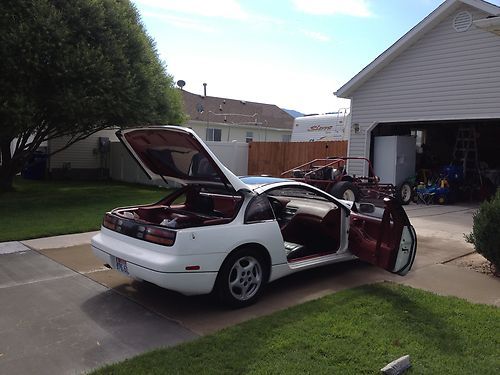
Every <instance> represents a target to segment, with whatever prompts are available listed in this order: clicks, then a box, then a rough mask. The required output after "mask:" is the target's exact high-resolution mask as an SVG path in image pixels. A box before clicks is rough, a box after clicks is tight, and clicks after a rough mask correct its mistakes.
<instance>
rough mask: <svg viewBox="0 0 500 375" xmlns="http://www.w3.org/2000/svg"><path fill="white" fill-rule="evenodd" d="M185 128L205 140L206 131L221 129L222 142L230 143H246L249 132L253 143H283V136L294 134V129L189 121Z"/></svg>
mask: <svg viewBox="0 0 500 375" xmlns="http://www.w3.org/2000/svg"><path fill="white" fill-rule="evenodd" d="M183 126H186V127H190V128H191V129H193V130H194V131H195V132H196V134H198V136H199V137H200V138H201V139H203V140H205V137H206V130H207V127H208V128H215V129H221V133H222V135H221V141H222V142H230V141H234V140H236V141H238V142H245V141H246V135H247V132H252V133H253V141H255V142H281V141H283V136H284V135H288V136H290V135H291V134H292V129H274V128H269V127H266V126H255V125H248V126H247V125H234V124H223V123H216V122H209V123H208V124H207V122H204V121H193V120H191V121H188V123H186V124H184V125H183Z"/></svg>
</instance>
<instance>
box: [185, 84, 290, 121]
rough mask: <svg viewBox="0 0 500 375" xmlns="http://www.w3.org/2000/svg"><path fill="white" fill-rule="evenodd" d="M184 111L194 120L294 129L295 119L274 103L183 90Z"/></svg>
mask: <svg viewBox="0 0 500 375" xmlns="http://www.w3.org/2000/svg"><path fill="white" fill-rule="evenodd" d="M181 94H182V99H183V102H184V112H185V113H186V114H187V115H189V117H190V119H191V120H198V121H207V119H208V120H209V121H210V122H211V123H226V124H232V125H234V126H238V125H240V126H248V125H254V126H262V125H263V126H265V127H268V128H274V129H287V130H292V129H293V120H294V118H293V117H292V116H290V115H289V114H288V113H287V112H285V111H284V110H282V109H281V108H279V107H278V106H276V105H274V104H264V103H256V102H247V101H245V100H236V99H227V98H219V97H215V96H203V95H197V94H193V93H191V92H189V91H185V90H181Z"/></svg>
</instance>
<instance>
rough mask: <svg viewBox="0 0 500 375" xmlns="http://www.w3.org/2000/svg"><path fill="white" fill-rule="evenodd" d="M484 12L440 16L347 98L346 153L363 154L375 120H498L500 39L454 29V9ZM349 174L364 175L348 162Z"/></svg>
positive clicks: (479, 15) (480, 15) (479, 16)
mask: <svg viewBox="0 0 500 375" xmlns="http://www.w3.org/2000/svg"><path fill="white" fill-rule="evenodd" d="M462 10H467V11H470V12H471V14H472V15H473V19H474V20H477V19H482V18H484V17H486V14H485V13H482V12H479V11H477V10H474V8H471V7H468V6H464V7H462V8H460V9H458V10H457V11H455V12H453V13H452V14H451V15H450V16H448V17H447V18H445V19H444V20H443V21H442V22H441V23H439V24H438V25H437V26H436V27H435V28H434V29H433V30H431V31H430V32H428V33H427V34H426V35H424V36H423V37H422V38H421V39H419V40H418V41H417V42H416V43H415V44H414V45H413V46H411V47H409V48H408V49H407V50H406V51H404V52H403V53H402V54H401V55H400V56H398V57H396V58H395V59H394V60H393V61H392V62H391V63H390V64H389V65H388V66H386V67H385V68H383V69H382V70H381V71H380V72H378V73H377V74H375V75H374V76H373V77H372V78H370V79H369V80H368V81H367V82H366V83H364V84H363V85H362V86H361V87H360V88H359V89H357V90H356V91H355V92H354V94H353V97H352V100H351V115H352V120H351V123H352V124H359V128H360V132H359V133H354V132H353V131H354V126H353V128H352V129H351V134H350V142H349V155H350V156H368V152H369V150H368V146H369V145H368V142H369V139H368V137H369V134H367V129H369V128H370V127H371V126H373V125H374V124H375V123H377V122H403V121H425V120H429V121H431V120H453V119H479V118H500V37H499V36H497V35H495V34H492V33H490V32H487V31H484V30H481V29H478V28H476V27H475V26H473V25H472V26H471V27H470V29H469V30H467V31H466V32H461V33H458V32H456V31H455V30H454V29H453V26H452V22H453V18H454V17H455V15H456V13H458V12H459V11H462ZM349 167H350V173H356V174H363V168H362V166H361V165H360V164H354V163H352V164H351V165H350V166H349Z"/></svg>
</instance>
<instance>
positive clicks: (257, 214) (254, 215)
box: [245, 195, 274, 224]
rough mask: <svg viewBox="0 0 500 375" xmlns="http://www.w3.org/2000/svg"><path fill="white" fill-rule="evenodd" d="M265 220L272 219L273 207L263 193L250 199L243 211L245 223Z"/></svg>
mask: <svg viewBox="0 0 500 375" xmlns="http://www.w3.org/2000/svg"><path fill="white" fill-rule="evenodd" d="M266 220H274V213H273V209H272V208H271V204H270V203H269V199H267V197H266V196H264V195H259V196H257V197H255V198H253V199H252V201H251V202H250V203H249V204H248V207H247V210H246V212H245V223H246V224H250V223H258V222H261V221H266Z"/></svg>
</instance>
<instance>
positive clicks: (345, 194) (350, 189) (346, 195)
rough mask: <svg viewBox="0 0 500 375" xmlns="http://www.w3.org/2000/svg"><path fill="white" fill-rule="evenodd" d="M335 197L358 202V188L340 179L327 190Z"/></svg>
mask: <svg viewBox="0 0 500 375" xmlns="http://www.w3.org/2000/svg"><path fill="white" fill-rule="evenodd" d="M328 193H330V194H331V195H333V196H334V197H335V198H339V199H344V200H348V201H354V202H359V189H358V187H357V186H356V185H354V184H353V183H352V182H349V181H340V182H337V183H336V184H335V185H333V186H332V187H331V188H330V190H329V191H328Z"/></svg>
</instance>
